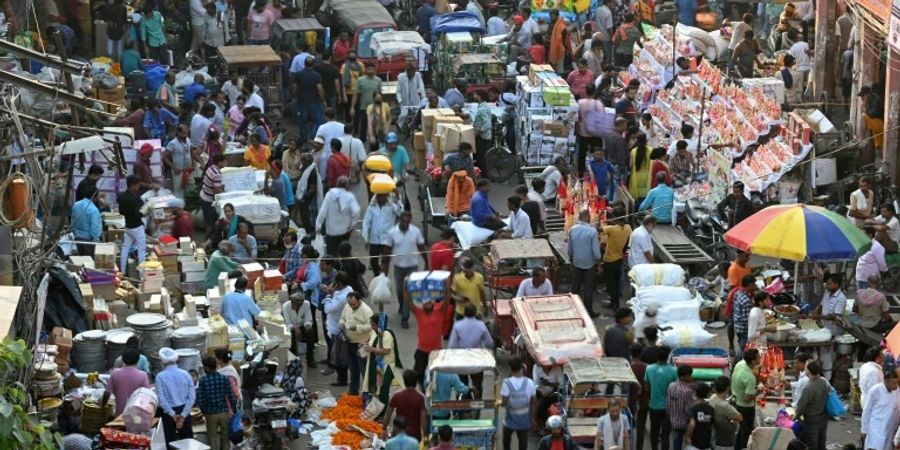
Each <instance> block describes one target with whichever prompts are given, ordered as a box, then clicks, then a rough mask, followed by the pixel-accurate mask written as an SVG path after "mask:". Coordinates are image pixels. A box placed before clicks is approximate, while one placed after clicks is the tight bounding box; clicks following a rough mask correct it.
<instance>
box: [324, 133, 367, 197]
mask: <svg viewBox="0 0 900 450" xmlns="http://www.w3.org/2000/svg"><path fill="white" fill-rule="evenodd" d="M339 140H340V141H341V149H342V151H343V149H349V150H347V156H349V157H350V184H358V183H359V174H360V173H361V172H362V165H363V164H364V163H365V162H366V148H365V146H364V145H363V142H362V140H360V139H359V138H356V137H353V125H352V124H349V123H348V124H345V125H344V135H343V136H342V137H341V138H340V139H339ZM326 161H327V160H326Z"/></svg>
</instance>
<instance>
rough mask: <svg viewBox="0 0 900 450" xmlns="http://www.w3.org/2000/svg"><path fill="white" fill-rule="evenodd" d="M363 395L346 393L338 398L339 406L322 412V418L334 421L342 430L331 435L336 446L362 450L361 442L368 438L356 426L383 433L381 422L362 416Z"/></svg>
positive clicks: (378, 433) (370, 431) (369, 431)
mask: <svg viewBox="0 0 900 450" xmlns="http://www.w3.org/2000/svg"><path fill="white" fill-rule="evenodd" d="M362 413H363V403H362V397H360V396H358V395H349V394H344V395H341V397H340V398H338V401H337V406H335V407H334V408H329V409H327V410H325V411H324V412H323V413H322V418H323V419H325V420H328V421H332V422H334V423H335V425H336V426H337V427H338V428H339V429H340V430H341V431H339V432H337V433H335V434H334V435H333V436H332V437H331V444H332V445H334V446H339V445H345V446H348V447H350V448H352V449H353V450H360V444H361V443H362V441H363V440H365V439H366V438H367V436H364V435H363V434H362V433H360V432H359V431H358V430H357V429H354V427H356V428H358V429H360V430H364V431H366V432H368V433H375V434H377V435H379V436H380V435H381V433H382V432H383V429H382V427H381V424H380V423H378V422H373V421H371V420H366V419H363V418H362Z"/></svg>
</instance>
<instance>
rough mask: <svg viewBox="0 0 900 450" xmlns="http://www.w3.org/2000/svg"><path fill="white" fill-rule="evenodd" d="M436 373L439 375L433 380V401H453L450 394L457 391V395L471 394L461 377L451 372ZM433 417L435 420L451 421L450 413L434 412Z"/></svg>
mask: <svg viewBox="0 0 900 450" xmlns="http://www.w3.org/2000/svg"><path fill="white" fill-rule="evenodd" d="M435 373H437V375H436V376H435V377H434V379H433V380H431V382H432V383H434V392H433V394H432V401H434V402H446V401H448V400H451V395H450V394H451V393H452V392H453V391H456V393H457V395H459V394H467V393H469V387H468V386H466V385H465V384H464V383H463V382H462V380H461V379H460V378H459V375H457V374H455V373H449V372H435ZM431 416H432V417H434V418H435V419H449V418H450V411H447V410H434V411H433V412H432V413H431Z"/></svg>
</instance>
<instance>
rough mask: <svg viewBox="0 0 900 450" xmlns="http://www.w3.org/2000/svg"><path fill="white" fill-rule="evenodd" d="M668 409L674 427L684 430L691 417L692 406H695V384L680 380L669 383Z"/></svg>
mask: <svg viewBox="0 0 900 450" xmlns="http://www.w3.org/2000/svg"><path fill="white" fill-rule="evenodd" d="M667 394H668V395H667V396H666V397H667V402H666V410H667V412H668V414H669V421H670V422H671V424H672V429H675V430H679V431H684V430H686V429H687V426H688V422H689V421H690V419H691V407H692V406H694V386H693V384H689V383H685V382H683V381H678V382H675V383H672V384H670V385H669V389H668V392H667Z"/></svg>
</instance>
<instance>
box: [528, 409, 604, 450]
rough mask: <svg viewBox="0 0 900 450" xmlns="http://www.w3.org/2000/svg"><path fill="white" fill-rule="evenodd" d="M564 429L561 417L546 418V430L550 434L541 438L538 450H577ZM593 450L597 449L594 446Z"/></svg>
mask: <svg viewBox="0 0 900 450" xmlns="http://www.w3.org/2000/svg"><path fill="white" fill-rule="evenodd" d="M564 428H565V427H564V426H563V420H562V417H559V416H550V417H549V418H547V429H548V430H550V434H548V435H546V436H544V437H542V438H541V440H540V442H538V450H551V449H559V450H575V449H577V448H578V447H577V446H576V445H575V443H574V442H572V438H571V437H570V436H569V435H567V434H566V433H564V431H565V429H564ZM594 448H595V449H596V448H597V447H596V446H595V447H594Z"/></svg>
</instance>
